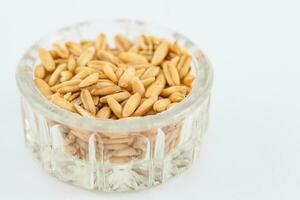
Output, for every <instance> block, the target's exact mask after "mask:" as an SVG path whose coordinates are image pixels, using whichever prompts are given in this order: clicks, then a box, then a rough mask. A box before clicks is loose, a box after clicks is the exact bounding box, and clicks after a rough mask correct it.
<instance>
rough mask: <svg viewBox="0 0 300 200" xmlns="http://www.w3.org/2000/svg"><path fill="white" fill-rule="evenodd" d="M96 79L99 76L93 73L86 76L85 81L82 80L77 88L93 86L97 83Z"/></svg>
mask: <svg viewBox="0 0 300 200" xmlns="http://www.w3.org/2000/svg"><path fill="white" fill-rule="evenodd" d="M98 78H99V74H98V73H93V74H91V75H89V76H87V77H86V78H85V79H83V80H82V81H81V83H80V84H79V87H87V86H90V85H93V84H95V83H96V82H97V81H98Z"/></svg>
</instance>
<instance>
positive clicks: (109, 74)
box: [103, 65, 118, 83]
mask: <svg viewBox="0 0 300 200" xmlns="http://www.w3.org/2000/svg"><path fill="white" fill-rule="evenodd" d="M103 72H104V74H105V75H106V76H107V77H108V78H109V79H110V80H111V81H112V82H114V83H117V82H118V77H117V75H116V74H115V72H114V70H113V68H112V67H111V66H110V65H104V66H103Z"/></svg>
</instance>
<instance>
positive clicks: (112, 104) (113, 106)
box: [107, 96, 122, 118]
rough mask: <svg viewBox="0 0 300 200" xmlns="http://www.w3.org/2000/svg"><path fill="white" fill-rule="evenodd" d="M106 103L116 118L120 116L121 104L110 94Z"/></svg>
mask: <svg viewBox="0 0 300 200" xmlns="http://www.w3.org/2000/svg"><path fill="white" fill-rule="evenodd" d="M107 104H108V106H109V107H110V109H111V110H112V112H113V113H114V114H115V115H116V116H117V117H118V118H121V117H122V106H121V105H120V104H119V103H118V102H117V101H116V100H115V99H114V98H113V97H112V96H110V97H108V98H107Z"/></svg>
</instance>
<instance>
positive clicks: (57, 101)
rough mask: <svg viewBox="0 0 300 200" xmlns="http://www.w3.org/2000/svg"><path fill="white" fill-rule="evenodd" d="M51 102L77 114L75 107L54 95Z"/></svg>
mask: <svg viewBox="0 0 300 200" xmlns="http://www.w3.org/2000/svg"><path fill="white" fill-rule="evenodd" d="M50 102H52V103H53V104H55V105H57V106H58V107H60V108H63V109H65V110H68V111H70V112H76V110H75V108H74V105H73V104H72V103H70V102H68V101H67V100H65V99H64V98H62V97H60V96H58V95H52V96H51V97H50Z"/></svg>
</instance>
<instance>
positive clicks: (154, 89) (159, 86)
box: [145, 73, 166, 97]
mask: <svg viewBox="0 0 300 200" xmlns="http://www.w3.org/2000/svg"><path fill="white" fill-rule="evenodd" d="M165 85H166V79H165V77H164V75H163V73H160V74H159V75H158V77H157V78H156V80H155V81H154V82H153V83H152V84H151V85H150V86H149V87H148V88H147V90H146V93H145V97H150V96H153V97H157V96H159V94H160V93H161V91H162V90H163V89H164V87H165Z"/></svg>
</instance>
